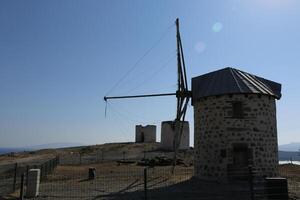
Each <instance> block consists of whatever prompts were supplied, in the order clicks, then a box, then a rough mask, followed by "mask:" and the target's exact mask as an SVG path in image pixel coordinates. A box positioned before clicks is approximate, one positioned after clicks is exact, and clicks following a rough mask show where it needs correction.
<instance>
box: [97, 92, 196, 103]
mask: <svg viewBox="0 0 300 200" xmlns="http://www.w3.org/2000/svg"><path fill="white" fill-rule="evenodd" d="M191 95H192V93H191V91H185V92H183V91H177V92H176V93H160V94H141V95H127V96H108V97H107V96H105V97H104V98H103V99H104V101H107V100H109V99H130V98H142V97H161V96H176V97H191Z"/></svg>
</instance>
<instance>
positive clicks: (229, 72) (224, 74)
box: [192, 68, 281, 179]
mask: <svg viewBox="0 0 300 200" xmlns="http://www.w3.org/2000/svg"><path fill="white" fill-rule="evenodd" d="M192 91H193V99H192V104H193V106H194V123H195V131H194V134H195V144H194V151H195V152H194V159H195V161H194V164H195V175H196V176H197V177H200V178H204V179H230V178H232V177H234V176H246V177H247V175H248V166H249V165H251V166H252V168H253V169H254V170H255V171H256V172H257V173H258V174H260V175H261V176H270V177H272V176H276V175H277V173H278V169H277V167H278V144H277V123H276V102H275V100H276V99H280V98H281V85H280V84H279V83H275V82H273V81H269V80H266V79H264V78H261V77H258V76H255V75H252V74H249V73H246V72H243V71H240V70H238V69H234V68H225V69H221V70H218V71H214V72H211V73H208V74H204V75H201V76H198V77H195V78H193V79H192Z"/></svg>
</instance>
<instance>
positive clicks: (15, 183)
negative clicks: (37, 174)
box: [0, 157, 59, 197]
mask: <svg viewBox="0 0 300 200" xmlns="http://www.w3.org/2000/svg"><path fill="white" fill-rule="evenodd" d="M58 164H59V158H58V157H55V158H52V159H50V160H47V161H45V162H42V163H40V164H31V165H30V164H28V163H27V164H19V163H14V164H11V165H5V166H1V168H2V170H1V173H0V197H1V196H5V195H7V194H9V193H13V192H14V191H16V190H17V189H19V188H20V187H21V175H23V174H25V178H26V177H27V176H28V171H29V170H30V169H41V179H44V178H46V176H47V175H48V174H50V173H52V172H53V170H54V169H55V168H56V166H57V165H58Z"/></svg>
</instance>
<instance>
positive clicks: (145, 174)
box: [144, 167, 148, 200]
mask: <svg viewBox="0 0 300 200" xmlns="http://www.w3.org/2000/svg"><path fill="white" fill-rule="evenodd" d="M144 193H145V200H147V199H148V195H147V168H146V167H145V168H144Z"/></svg>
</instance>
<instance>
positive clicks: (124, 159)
mask: <svg viewBox="0 0 300 200" xmlns="http://www.w3.org/2000/svg"><path fill="white" fill-rule="evenodd" d="M125 154H126V152H125V151H123V160H125Z"/></svg>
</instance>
